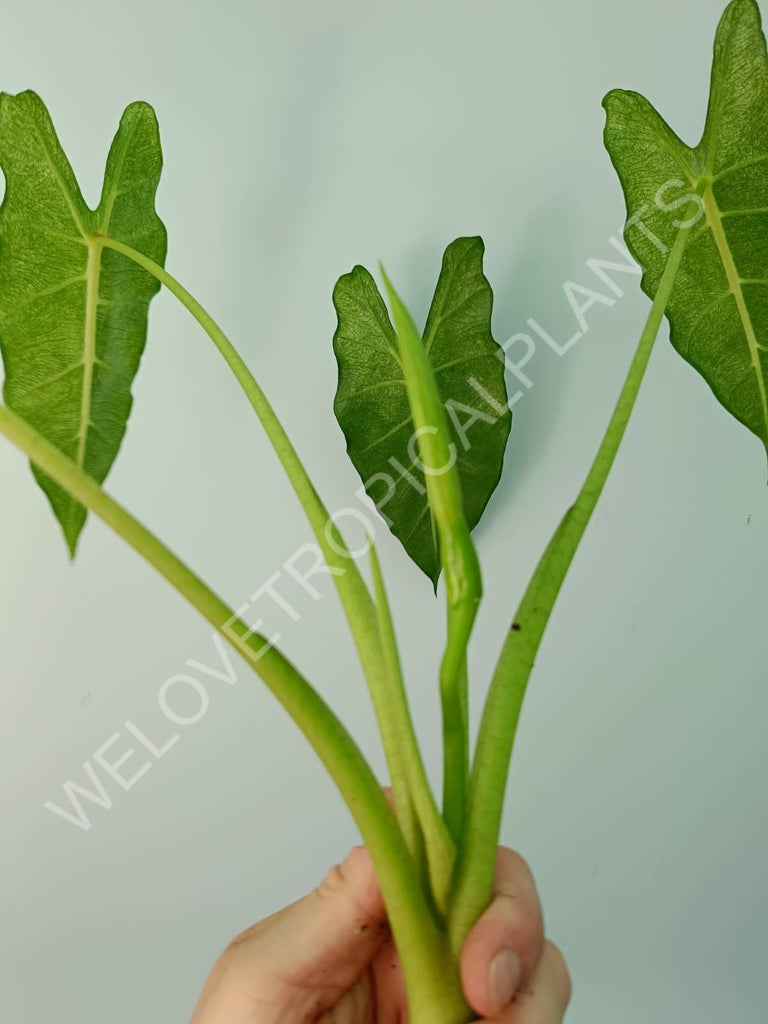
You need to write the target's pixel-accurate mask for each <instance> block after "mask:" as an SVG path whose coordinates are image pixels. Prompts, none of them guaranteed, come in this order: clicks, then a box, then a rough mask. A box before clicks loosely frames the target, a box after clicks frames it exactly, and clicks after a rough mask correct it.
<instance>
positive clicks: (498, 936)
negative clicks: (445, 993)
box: [190, 847, 571, 1024]
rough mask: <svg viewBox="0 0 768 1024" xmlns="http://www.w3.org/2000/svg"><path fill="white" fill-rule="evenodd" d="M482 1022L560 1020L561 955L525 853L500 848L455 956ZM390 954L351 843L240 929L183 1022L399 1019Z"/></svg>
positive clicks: (403, 1021) (362, 856)
mask: <svg viewBox="0 0 768 1024" xmlns="http://www.w3.org/2000/svg"><path fill="white" fill-rule="evenodd" d="M461 977H462V983H463V985H464V991H465V994H466V997H467V1001H468V1002H469V1004H470V1006H471V1007H472V1009H473V1011H474V1012H475V1013H476V1014H477V1015H478V1021H479V1022H483V1024H561V1021H562V1020H563V1017H564V1014H565V1011H566V1008H567V1006H568V1002H569V1000H570V995H571V981H570V976H569V974H568V969H567V967H566V966H565V961H564V960H563V957H562V955H561V953H560V951H559V950H558V949H557V947H556V946H554V945H553V944H552V943H551V942H549V941H547V940H546V939H545V937H544V925H543V920H542V913H541V905H540V903H539V898H538V895H537V892H536V886H535V884H534V881H533V877H532V875H531V872H530V870H529V868H528V866H527V864H526V863H525V861H524V860H523V858H522V857H521V856H520V855H519V854H517V853H515V852H514V851H513V850H509V849H507V848H505V847H501V848H500V849H499V853H498V860H497V869H496V894H495V896H494V898H493V902H492V903H491V905H490V906H489V908H488V909H487V910H486V912H485V913H484V914H483V916H482V917H481V918H480V920H479V921H478V922H477V924H476V925H475V927H474V929H473V930H472V932H471V933H470V935H469V938H468V939H467V942H466V944H465V946H464V949H463V951H462V956H461ZM407 1019H408V1018H407V1014H406V1001H405V990H404V987H403V980H402V975H401V973H400V968H399V964H398V960H397V953H396V951H395V948H394V945H393V943H392V938H391V935H390V932H389V928H388V925H387V917H386V911H385V909H384V903H383V900H382V897H381V892H380V890H379V886H378V883H377V881H376V874H375V872H374V869H373V864H372V862H371V859H370V856H369V855H368V853H367V851H366V850H365V848H364V847H355V848H354V849H353V850H352V851H351V853H350V854H349V856H348V857H347V858H346V860H345V861H344V862H343V863H342V864H340V865H338V866H337V867H335V868H332V869H331V871H330V872H329V873H328V874H327V875H326V877H325V879H324V880H323V881H322V883H321V884H320V885H319V886H318V888H317V889H315V890H314V891H313V892H311V893H310V894H309V895H308V896H305V897H304V898H303V899H301V900H299V901H298V902H297V903H294V904H292V905H291V906H289V907H286V908H285V909H284V910H280V911H278V912H277V913H276V914H273V915H272V916H271V917H268V918H266V919H265V920H263V921H260V922H259V923H258V924H255V925H253V927H251V928H249V929H248V930H247V931H245V932H243V933H242V935H239V936H238V937H237V938H236V939H235V940H234V941H233V942H232V943H231V944H230V945H229V947H228V948H227V949H226V950H225V952H224V953H223V954H222V956H221V957H220V958H219V961H218V962H217V964H216V966H215V967H214V969H213V972H212V973H211V976H210V978H209V979H208V981H207V983H206V985H205V988H204V989H203V993H202V995H201V997H200V1001H199V1003H198V1005H197V1008H196V1010H195V1012H194V1014H193V1015H192V1020H191V1022H190V1024H407Z"/></svg>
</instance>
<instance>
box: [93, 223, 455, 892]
mask: <svg viewBox="0 0 768 1024" xmlns="http://www.w3.org/2000/svg"><path fill="white" fill-rule="evenodd" d="M100 241H101V244H102V245H103V246H104V248H107V249H113V250H114V251H115V252H119V253H121V254H122V255H123V256H125V257H127V258H128V259H130V260H132V261H133V262H134V263H137V264H138V265H139V266H141V267H143V268H144V269H145V270H147V271H148V272H149V273H150V274H152V275H153V276H154V277H155V278H157V280H158V281H160V282H161V283H162V284H163V285H165V286H166V287H167V288H168V290H169V291H170V292H171V293H172V294H173V295H174V296H175V297H176V298H177V299H178V300H179V301H180V302H181V303H182V305H183V306H184V307H185V308H186V309H187V310H188V312H190V313H191V314H192V316H193V317H194V318H195V320H196V321H197V322H198V323H199V324H200V326H201V327H202V328H203V330H204V331H205V332H206V333H207V334H208V336H209V338H210V339H211V340H212V341H213V343H214V344H215V345H216V348H217V349H218V350H219V352H220V353H221V355H222V356H223V357H224V359H225V360H226V362H227V365H228V366H229V367H230V369H231V370H232V372H233V374H234V376H235V378H236V379H237V381H238V383H239V384H240V386H241V388H242V390H243V392H244V393H245V395H246V397H247V399H248V401H249V402H250V404H251V406H252V408H253V410H254V411H255V413H256V415H257V416H258V418H259V420H260V422H261V424H262V426H263V427H264V430H265V432H266V434H267V437H268V438H269V440H270V442H271V444H272V447H273V448H274V450H275V452H276V454H277V456H278V458H279V460H280V463H281V464H282V466H283V469H284V470H285V472H286V475H287V476H288V479H289V481H290V483H291V485H292V486H293V489H294V491H295V492H296V495H297V497H298V499H299V501H300V503H301V505H302V508H303V509H304V512H305V513H306V516H307V519H308V521H309V524H310V526H311V527H312V530H313V532H314V535H315V537H316V539H317V542H318V545H319V546H320V549H321V551H322V553H323V557H324V558H325V560H326V562H327V563H328V566H329V568H330V570H331V573H332V577H333V581H334V584H335V585H336V589H337V591H338V594H339V598H340V600H341V603H342V606H343V608H344V612H345V614H346V617H347V621H348V623H349V626H350V629H351V631H352V635H353V638H354V640H355V644H356V647H357V651H358V654H359V657H360V662H361V664H362V666H363V671H364V672H365V676H366V679H367V681H368V686H369V690H370V693H371V699H372V701H373V705H374V710H375V712H376V717H377V720H378V724H379V731H380V733H381V737H382V744H383V746H384V751H385V755H386V759H387V766H388V769H389V773H390V780H391V783H392V790H393V798H394V802H395V806H396V808H397V811H398V819H399V820H400V822H401V824H402V826H403V828H404V830H405V831H406V834H408V835H410V842H409V846H410V847H411V848H412V849H413V848H414V845H413V844H414V841H415V832H414V823H412V822H411V821H410V818H411V816H412V813H413V812H412V811H411V809H410V806H411V800H412V799H413V797H412V794H411V793H410V792H409V783H410V784H413V785H414V786H415V787H416V789H417V790H418V792H419V801H418V806H419V810H420V823H421V827H422V828H423V829H424V830H425V836H426V841H427V842H428V844H431V848H430V849H429V851H428V859H429V861H430V864H431V865H433V867H434V870H435V871H436V873H437V875H436V878H435V879H434V882H435V884H436V885H437V888H438V890H439V891H442V892H443V895H445V887H446V882H445V877H444V876H445V872H446V870H450V869H449V868H447V867H446V862H447V860H448V856H449V853H448V851H450V849H451V844H450V840H449V837H448V835H447V833H445V830H444V829H443V830H442V832H441V830H440V829H439V828H438V827H437V825H436V823H435V821H434V818H433V816H431V814H430V805H429V801H428V800H427V799H426V797H425V790H426V789H428V788H429V785H428V783H427V780H426V774H425V773H424V769H423V763H422V759H421V753H420V751H419V748H418V742H417V739H416V735H415V733H414V731H413V727H412V724H411V721H410V714H409V712H408V707H407V703H406V702H405V700H404V699H403V700H396V701H392V700H391V695H392V694H393V693H394V694H399V693H400V691H401V690H402V679H398V678H397V673H398V672H399V665H398V666H394V665H393V663H392V658H391V656H388V652H387V649H386V648H387V644H388V643H389V644H392V643H393V642H394V639H393V637H391V636H390V637H385V636H382V634H381V632H380V613H381V607H380V605H379V608H378V610H377V607H376V605H375V604H374V602H373V601H372V600H371V595H370V593H369V591H368V588H367V586H366V584H365V582H364V580H363V577H362V576H361V574H360V571H359V569H358V567H357V565H356V563H355V561H354V559H353V557H352V555H351V554H350V553H349V550H348V549H347V546H346V544H345V543H344V540H343V538H342V536H341V534H340V532H339V530H338V528H337V527H336V525H335V523H334V521H333V518H332V516H331V515H330V514H329V513H328V510H327V509H326V508H325V506H324V505H323V503H322V501H321V499H320V497H319V496H318V494H317V491H316V490H315V488H314V486H313V484H312V481H311V480H310V478H309V476H308V474H307V472H306V470H305V469H304V466H303V465H302V463H301V460H300V459H299V456H298V454H297V452H296V449H295V448H294V447H293V444H292V443H291V441H290V439H289V438H288V435H287V434H286V432H285V430H284V428H283V426H282V424H281V423H280V420H279V419H278V417H277V416H276V414H275V411H274V410H273V408H272V406H271V405H270V403H269V401H268V399H267V397H266V395H265V394H264V392H263V391H262V389H261V387H260V386H259V384H258V382H257V381H256V380H255V378H254V376H253V374H252V373H251V371H250V370H249V369H248V367H247V366H246V364H245V362H244V361H243V359H242V357H241V356H240V354H239V353H238V352H237V350H236V349H235V347H234V345H233V344H232V342H231V341H230V340H229V339H228V338H227V336H226V335H225V334H224V332H223V331H222V330H221V328H220V327H219V326H218V324H217V323H216V322H215V320H214V319H213V317H211V315H210V314H209V313H208V312H207V311H206V310H205V309H204V308H203V307H202V306H201V305H200V303H199V302H198V301H197V300H196V299H195V298H194V297H193V296H192V295H191V294H190V293H189V292H188V291H187V290H186V288H184V287H183V285H181V284H180V283H179V282H178V281H177V280H176V279H175V278H174V277H172V275H171V274H169V273H168V271H167V270H165V269H164V268H163V267H161V266H159V265H158V264H157V263H155V262H153V261H152V260H150V259H149V258H148V257H146V256H144V255H143V254H142V253H140V252H138V251H136V250H135V249H132V248H131V247H130V246H128V245H125V244H123V243H122V242H118V241H116V240H115V239H112V238H107V237H102V238H101V239H100ZM393 672H394V673H395V675H394V676H393V675H392V673H393ZM403 697H404V691H403ZM404 764H409V765H411V766H412V768H411V771H410V772H409V773H408V775H407V776H406V772H405V771H404V769H403V765H404ZM450 866H451V867H452V859H451V864H450Z"/></svg>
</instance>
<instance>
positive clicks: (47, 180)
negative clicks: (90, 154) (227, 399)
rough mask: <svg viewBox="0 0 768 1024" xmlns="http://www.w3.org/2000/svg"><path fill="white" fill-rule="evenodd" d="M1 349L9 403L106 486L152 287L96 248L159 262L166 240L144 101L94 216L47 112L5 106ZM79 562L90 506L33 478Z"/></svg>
mask: <svg viewBox="0 0 768 1024" xmlns="http://www.w3.org/2000/svg"><path fill="white" fill-rule="evenodd" d="M0 165H1V166H2V169H3V172H4V174H5V180H6V192H5V199H4V201H3V205H2V207H1V208H0V349H1V350H2V355H3V360H4V363H5V374H6V376H5V390H4V396H5V401H6V403H7V405H8V406H9V407H10V408H12V409H14V410H15V411H16V412H17V413H18V414H19V415H21V416H23V417H24V419H26V420H27V421H28V422H29V423H30V424H31V425H32V426H34V427H35V428H36V429H37V430H38V431H40V433H41V434H43V435H44V436H45V437H46V438H47V439H48V440H49V441H51V442H52V443H53V444H55V445H56V446H57V447H58V448H59V449H60V450H61V451H62V452H64V454H66V455H67V456H68V457H69V458H71V459H73V460H74V461H75V462H76V463H77V464H78V466H80V467H81V468H82V469H84V470H85V472H86V473H88V474H89V476H91V477H93V478H94V479H95V480H97V481H98V482H99V483H101V482H102V481H103V480H104V479H105V477H106V476H107V473H108V472H109V470H110V468H111V466H112V463H113V462H114V460H115V458H116V456H117V453H118V450H119V448H120V443H121V441H122V438H123V434H124V433H125V427H126V422H127V420H128V415H129V413H130V409H131V402H132V399H131V384H132V382H133V378H134V376H135V374H136V371H137V369H138V366H139V360H140V358H141V354H142V351H143V349H144V343H145V340H146V333H147V311H148V306H149V302H150V299H151V298H152V296H153V295H154V294H155V292H156V291H157V290H158V288H159V284H158V283H157V281H156V280H155V279H154V278H153V277H152V276H151V275H150V274H148V273H147V272H146V271H144V270H142V269H140V268H139V267H137V266H136V265H135V264H134V263H132V262H130V261H129V260H127V259H125V258H124V257H122V256H120V255H119V254H117V253H115V252H111V251H109V250H106V249H103V248H102V247H101V245H100V244H99V240H98V236H99V235H100V234H101V235H110V236H111V237H113V238H116V239H119V240H120V241H122V242H125V243H126V244H129V245H131V246H133V247H134V248H136V249H139V250H141V252H143V253H145V254H146V255H147V256H149V257H151V258H152V259H153V260H155V261H156V262H158V263H162V262H163V261H164V259H165V250H166V235H165V228H164V227H163V224H162V222H161V221H160V219H159V218H158V216H157V214H156V213H155V208H154V201H155V190H156V188H157V183H158V180H159V177H160V169H161V165H162V156H161V151H160V140H159V136H158V130H157V122H156V120H155V115H154V112H153V110H152V108H151V107H149V106H148V105H147V104H146V103H133V104H131V106H129V107H128V108H127V110H126V111H125V113H124V114H123V117H122V120H121V121H120V127H119V129H118V132H117V135H116V136H115V139H114V142H113V143H112V147H111V149H110V152H109V157H108V159H107V166H106V171H105V175H104V188H103V191H102V197H101V202H100V203H99V206H98V207H97V209H96V210H95V211H94V210H90V209H89V208H88V207H87V206H86V204H85V201H84V199H83V197H82V194H81V192H80V189H79V187H78V184H77V181H76V180H75V176H74V174H73V172H72V168H71V167H70V165H69V162H68V161H67V158H66V156H65V155H64V153H63V151H62V149H61V146H60V144H59V140H58V138H57V137H56V132H55V131H54V128H53V125H52V123H51V119H50V117H49V115H48V111H47V110H46V108H45V106H44V104H43V103H42V101H41V100H40V99H39V97H38V96H36V95H35V94H34V93H32V92H25V93H21V94H20V95H18V96H9V95H7V94H3V95H2V97H0ZM34 472H35V476H36V477H37V480H38V482H39V483H40V486H41V487H42V488H43V490H44V491H45V493H46V494H47V496H48V498H49V500H50V502H51V505H52V507H53V510H54V512H55V514H56V516H57V518H58V520H59V522H60V523H61V526H62V529H63V530H64V536H65V538H66V541H67V545H68V546H69V549H70V552H71V553H72V554H73V555H74V552H75V549H76V547H77V542H78V538H79V536H80V532H81V530H82V528H83V525H84V524H85V518H86V510H85V508H84V507H83V506H82V505H80V504H79V503H78V502H76V501H75V500H74V499H72V498H71V497H70V496H69V495H68V494H67V493H66V492H65V491H63V490H62V489H61V488H60V487H59V486H58V485H57V484H55V483H54V482H53V481H52V480H50V479H49V478H48V477H46V476H45V475H44V474H43V473H41V472H39V471H37V470H34Z"/></svg>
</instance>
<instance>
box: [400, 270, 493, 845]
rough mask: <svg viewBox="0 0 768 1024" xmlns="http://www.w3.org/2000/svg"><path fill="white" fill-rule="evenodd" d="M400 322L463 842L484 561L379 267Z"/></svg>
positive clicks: (445, 435)
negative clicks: (471, 654)
mask: <svg viewBox="0 0 768 1024" xmlns="http://www.w3.org/2000/svg"><path fill="white" fill-rule="evenodd" d="M381 273H382V276H383V278H384V283H385V285H386V288H387V292H388V294H389V301H390V305H391V307H392V314H393V317H394V321H395V331H396V334H397V342H398V349H399V352H400V360H401V363H402V367H403V375H404V376H405V384H406V390H407V392H408V402H409V405H410V407H411V414H412V416H413V423H414V426H415V427H416V438H417V441H418V446H419V455H420V458H421V468H422V469H423V471H424V478H425V482H426V486H427V498H428V501H429V508H430V513H431V515H432V517H433V520H434V523H435V526H436V527H437V535H438V540H439V547H440V562H441V565H442V568H443V572H444V574H445V588H446V599H447V603H448V630H447V639H446V645H445V652H444V654H443V659H442V663H441V665H440V696H441V701H442V710H443V817H444V819H445V823H446V825H447V826H448V831H449V832H450V834H451V836H452V838H453V840H454V842H455V843H456V845H457V847H458V846H460V845H461V842H462V838H463V834H464V818H465V811H466V791H467V777H468V774H469V722H468V715H467V707H468V703H469V702H468V698H467V673H466V663H467V662H466V659H467V646H468V644H469V638H470V635H471V633H472V627H473V626H474V622H475V616H476V615H477V608H478V605H479V603H480V598H481V596H482V580H481V576H480V564H479V562H478V560H477V553H476V551H475V546H474V544H473V543H472V538H471V536H470V531H469V526H468V525H467V520H466V516H465V514H464V502H463V499H462V495H461V483H460V481H459V474H458V471H457V470H456V467H455V462H456V450H455V447H454V446H453V445H452V444H451V442H450V433H449V430H448V423H447V421H446V416H445V409H444V408H443V402H442V399H441V397H440V391H439V389H438V386H437V381H436V380H435V375H434V373H433V372H432V366H431V364H430V362H429V356H428V355H427V351H426V348H425V347H424V343H423V341H422V339H421V337H420V335H419V332H418V331H417V330H416V325H415V324H414V322H413V319H412V318H411V315H410V313H409V312H408V310H407V309H406V308H405V306H404V305H403V302H402V301H401V299H400V297H399V296H398V294H397V292H396V291H395V289H394V288H393V287H392V284H391V282H390V280H389V278H388V277H387V275H386V272H385V271H384V268H383V267H382V268H381Z"/></svg>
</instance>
